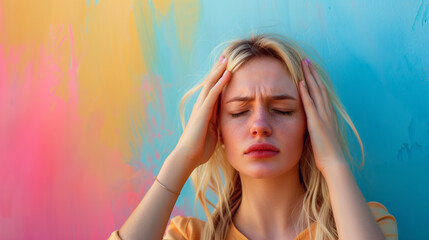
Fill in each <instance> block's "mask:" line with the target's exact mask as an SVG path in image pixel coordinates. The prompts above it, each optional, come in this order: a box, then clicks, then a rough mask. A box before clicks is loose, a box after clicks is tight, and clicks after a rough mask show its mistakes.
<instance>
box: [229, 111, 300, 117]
mask: <svg viewBox="0 0 429 240" xmlns="http://www.w3.org/2000/svg"><path fill="white" fill-rule="evenodd" d="M273 111H274V112H276V113H278V114H281V115H287V116H290V115H292V113H293V112H284V111H280V110H276V109H273ZM246 112H248V111H243V112H239V113H233V114H231V116H232V117H233V118H237V117H240V116H241V115H243V114H245V113H246Z"/></svg>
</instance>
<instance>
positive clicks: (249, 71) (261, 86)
mask: <svg viewBox="0 0 429 240" xmlns="http://www.w3.org/2000/svg"><path fill="white" fill-rule="evenodd" d="M256 93H263V94H265V93H266V94H285V93H286V94H289V95H291V96H293V97H296V98H297V97H298V91H297V89H296V87H295V84H294V83H293V81H292V78H291V77H290V74H289V73H288V72H287V70H286V67H285V66H284V65H283V63H282V62H281V61H280V60H277V59H275V58H273V57H256V58H253V59H251V60H250V61H249V62H247V63H246V64H244V65H243V66H241V67H240V68H239V69H237V71H235V72H234V74H232V78H231V80H230V82H229V84H228V85H227V87H226V88H225V89H224V92H223V94H222V95H223V96H224V97H225V98H227V97H234V96H236V95H245V96H248V95H252V96H253V95H254V94H256Z"/></svg>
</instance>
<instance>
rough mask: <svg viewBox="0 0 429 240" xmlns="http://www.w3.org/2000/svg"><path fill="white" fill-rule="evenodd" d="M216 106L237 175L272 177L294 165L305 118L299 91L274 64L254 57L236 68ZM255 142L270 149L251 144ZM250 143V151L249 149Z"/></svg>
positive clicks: (279, 66)
mask: <svg viewBox="0 0 429 240" xmlns="http://www.w3.org/2000/svg"><path fill="white" fill-rule="evenodd" d="M220 104H221V105H220V116H219V118H220V119H219V121H220V122H219V127H220V131H221V134H222V141H223V143H224V145H225V153H226V157H227V159H228V161H229V162H230V164H231V165H232V166H233V167H234V168H235V169H236V170H237V171H238V172H240V174H242V175H243V174H244V175H247V176H249V177H254V178H265V177H275V176H280V175H282V174H285V173H287V172H288V171H289V170H292V169H293V168H294V167H296V166H297V164H298V161H299V159H300V157H301V154H302V150H303V145H304V138H305V132H306V128H307V126H306V116H305V112H304V108H303V105H302V102H301V99H300V96H299V94H298V90H297V89H296V87H295V85H294V83H293V82H292V79H291V77H290V75H289V73H288V72H287V71H286V69H285V68H284V67H283V65H282V63H281V62H280V61H279V60H277V59H275V58H272V57H255V58H253V59H251V60H250V61H249V62H247V63H246V64H244V65H243V66H241V67H240V68H239V69H238V70H237V71H236V72H235V73H234V74H233V75H232V79H231V80H230V82H229V84H228V86H227V87H225V89H224V90H223V92H222V94H221V103H220ZM258 143H267V144H270V145H271V147H274V149H267V148H265V149H264V147H263V146H262V145H254V144H258ZM252 145H253V146H254V147H255V148H254V151H248V150H249V147H250V146H252ZM261 146H262V147H261ZM266 146H267V145H266ZM266 146H265V147H266ZM269 147H270V146H268V148H269Z"/></svg>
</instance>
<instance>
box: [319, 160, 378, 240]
mask: <svg viewBox="0 0 429 240" xmlns="http://www.w3.org/2000/svg"><path fill="white" fill-rule="evenodd" d="M322 173H323V176H324V177H325V179H326V182H327V184H328V189H329V195H330V200H331V204H332V209H333V213H334V218H335V223H336V226H337V231H338V236H339V239H374V240H376V239H385V238H384V236H383V233H382V231H381V229H380V227H379V226H378V224H377V222H376V221H375V219H374V217H373V215H372V213H371V210H370V209H369V207H368V205H367V203H366V201H365V198H364V196H363V195H362V193H361V191H360V189H359V187H358V185H357V183H356V181H355V179H354V176H353V174H352V172H351V171H350V168H349V167H348V166H347V164H345V163H344V164H333V166H331V168H329V169H326V170H325V171H324V172H322Z"/></svg>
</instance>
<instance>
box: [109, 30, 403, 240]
mask: <svg viewBox="0 0 429 240" xmlns="http://www.w3.org/2000/svg"><path fill="white" fill-rule="evenodd" d="M308 58H309V57H308V55H307V54H306V53H305V52H304V51H303V50H302V49H301V48H300V47H299V46H298V44H296V43H295V42H294V41H292V40H290V39H288V38H286V37H283V36H280V35H273V34H261V35H255V36H252V37H250V38H249V39H242V40H236V41H233V42H231V43H230V44H229V45H228V46H227V48H226V49H225V50H224V51H223V53H222V55H221V56H220V58H219V60H218V62H217V63H216V64H215V65H214V67H213V69H212V71H211V72H210V74H209V75H208V76H207V78H206V79H205V81H204V82H202V83H201V84H200V85H198V86H196V87H195V88H193V89H191V90H190V91H189V92H188V93H187V94H186V95H185V97H184V100H186V99H188V97H189V96H190V95H192V94H193V93H195V92H196V91H197V90H199V89H201V88H202V89H201V92H200V94H199V97H198V99H197V101H196V103H195V105H194V107H193V110H192V113H191V116H190V119H189V121H188V124H187V126H186V128H185V129H184V132H183V135H182V136H181V138H180V140H179V142H178V144H177V146H176V147H175V149H174V150H173V151H172V153H171V154H170V155H169V156H168V157H167V159H166V160H165V162H164V165H163V166H162V169H161V170H160V172H159V175H158V177H157V178H156V179H155V182H154V184H153V185H152V187H151V188H150V189H149V191H148V192H147V193H146V195H145V197H144V198H143V200H142V201H141V203H140V204H139V205H138V207H137V208H136V209H135V210H134V212H133V213H132V215H131V216H130V217H129V218H128V219H127V221H126V222H125V224H124V225H123V226H122V227H121V228H120V230H119V231H115V232H114V233H112V235H111V236H110V239H124V240H125V239H161V238H162V236H163V234H164V231H165V229H166V226H167V223H168V220H169V217H170V214H171V211H172V209H173V207H174V204H175V202H176V200H177V197H178V195H179V193H180V190H181V189H182V187H183V185H184V184H185V182H186V180H187V179H188V177H189V176H190V175H191V173H192V180H193V182H194V184H195V186H196V190H197V192H196V197H197V199H198V200H199V201H200V203H201V204H202V207H203V210H204V211H205V214H206V215H207V221H206V222H204V221H202V220H199V219H197V218H192V217H181V216H177V217H174V218H173V219H172V221H171V223H170V225H169V226H168V228H167V230H166V234H165V236H164V239H317V240H319V239H338V238H339V239H386V238H388V239H397V230H396V220H395V219H394V217H393V216H391V215H389V213H388V212H387V210H386V209H385V208H384V206H383V205H381V204H380V203H376V202H369V203H366V201H365V199H364V197H363V195H362V193H361V192H360V190H359V188H358V186H357V184H356V182H355V179H354V177H353V175H352V173H351V171H350V169H349V166H348V160H350V159H351V154H350V152H349V149H348V145H347V138H346V135H345V123H347V124H349V126H350V127H351V128H352V129H353V131H354V133H355V134H356V136H357V138H358V140H359V143H360V145H361V149H362V154H363V148H362V143H361V141H360V138H359V135H358V133H357V131H356V129H355V127H354V125H353V123H352V121H351V120H350V118H349V116H348V115H347V113H346V112H345V110H344V108H343V107H342V106H341V103H340V101H339V100H338V98H337V97H336V95H335V92H334V89H333V87H332V85H331V82H330V80H329V78H328V76H327V75H326V73H325V72H324V71H323V70H322V69H321V68H320V67H319V66H318V65H317V64H314V63H313V62H312V61H309V60H308ZM184 100H182V104H183V102H184ZM337 114H338V115H339V116H340V117H337ZM181 116H182V123H183V112H182V113H181ZM207 187H209V188H210V189H211V190H212V191H213V192H214V193H215V194H216V195H217V197H218V199H217V204H213V203H212V202H210V201H209V200H208V199H207V198H206V190H207ZM208 205H211V206H212V207H213V208H214V211H213V212H212V213H211V212H210V210H209V208H208Z"/></svg>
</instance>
